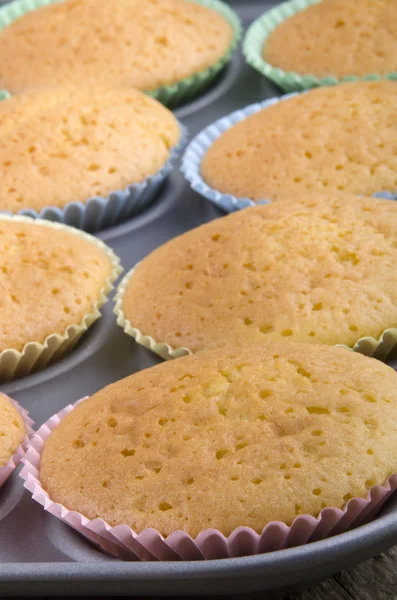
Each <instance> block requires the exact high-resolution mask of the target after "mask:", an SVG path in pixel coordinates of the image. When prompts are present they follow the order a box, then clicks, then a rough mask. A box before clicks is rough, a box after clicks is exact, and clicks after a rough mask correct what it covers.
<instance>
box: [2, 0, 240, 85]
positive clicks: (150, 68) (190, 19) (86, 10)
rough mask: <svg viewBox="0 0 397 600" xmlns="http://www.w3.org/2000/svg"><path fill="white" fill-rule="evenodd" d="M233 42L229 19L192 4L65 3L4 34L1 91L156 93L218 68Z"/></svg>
mask: <svg viewBox="0 0 397 600" xmlns="http://www.w3.org/2000/svg"><path fill="white" fill-rule="evenodd" d="M70 32H73V35H70ZM232 40H233V29H232V27H231V25H230V24H229V23H228V21H227V20H226V19H225V18H224V17H222V16H221V15H220V14H219V13H218V12H216V11H215V10H212V9H211V8H207V7H205V6H201V5H199V4H196V3H194V2H188V1H186V0H160V1H159V0H117V2H109V1H108V0H67V1H65V2H61V3H54V4H50V5H49V6H44V7H41V8H39V9H37V10H35V11H32V12H29V13H26V14H25V15H24V16H22V17H21V18H19V19H17V20H16V21H14V22H13V23H11V25H9V26H8V27H6V28H5V29H4V30H3V31H1V32H0V56H1V57H2V61H1V65H0V87H3V88H6V89H8V90H10V91H12V92H14V93H15V92H19V91H21V90H25V89H28V88H39V87H41V86H45V85H63V84H65V83H69V82H73V83H75V84H77V85H79V84H81V83H86V82H87V81H91V82H95V83H102V84H103V83H108V84H110V85H114V84H121V85H126V86H133V87H136V88H139V89H143V90H152V89H155V88H158V87H160V86H163V85H170V84H174V83H177V82H178V81H180V80H182V79H185V78H187V77H190V76H191V75H194V74H196V73H199V72H201V71H203V70H205V69H206V68H208V67H210V66H212V65H214V64H216V63H217V62H218V61H219V60H220V59H222V58H223V57H224V56H225V55H226V54H227V52H228V50H229V47H230V45H231V43H232ZM3 59H4V60H3Z"/></svg>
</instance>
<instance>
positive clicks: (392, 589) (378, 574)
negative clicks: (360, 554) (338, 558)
mask: <svg viewBox="0 0 397 600" xmlns="http://www.w3.org/2000/svg"><path fill="white" fill-rule="evenodd" d="M258 597H259V596H258ZM288 600H397V546H395V547H394V548H392V550H389V552H386V553H385V554H381V555H380V556H376V557H375V558H371V559H370V560H367V561H366V562H363V563H361V564H359V565H357V566H355V567H352V568H351V569H346V571H341V572H339V573H336V575H334V576H333V577H331V578H330V579H328V580H327V581H324V582H323V583H321V584H319V585H317V586H316V587H314V588H311V589H309V590H305V591H304V592H302V593H300V594H297V595H292V596H288Z"/></svg>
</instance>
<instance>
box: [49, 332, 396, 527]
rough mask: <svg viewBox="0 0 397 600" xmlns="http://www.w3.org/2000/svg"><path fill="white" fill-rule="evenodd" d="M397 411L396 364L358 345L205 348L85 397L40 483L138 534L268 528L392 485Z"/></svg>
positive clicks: (53, 442)
mask: <svg viewBox="0 0 397 600" xmlns="http://www.w3.org/2000/svg"><path fill="white" fill-rule="evenodd" d="M396 410H397V375H396V373H395V372H394V371H393V369H391V368H390V367H387V366H386V365H384V364H382V363H380V362H379V361H377V360H374V359H369V358H367V357H363V356H361V355H358V354H355V353H353V352H349V351H348V350H343V349H339V348H331V347H329V346H319V345H315V346H308V345H301V344H294V343H291V342H286V341H284V342H276V343H267V344H263V345H260V346H258V347H257V346H255V347H249V348H245V349H244V350H235V351H225V350H223V351H219V350H217V351H211V352H205V353H204V352H203V353H201V354H197V355H194V356H189V357H185V358H180V359H177V360H175V361H170V362H166V363H163V364H161V365H158V366H156V367H153V368H151V369H145V370H143V371H141V372H139V373H135V374H134V375H132V376H130V377H128V378H126V379H123V380H121V381H118V382H116V383H114V384H113V385H110V386H108V387H106V388H105V389H103V390H101V391H100V392H98V393H96V394H94V395H93V396H92V397H91V398H89V399H87V400H84V401H83V402H82V403H81V404H80V405H78V406H77V407H76V408H75V409H74V410H72V411H71V412H70V413H69V414H67V416H65V417H64V418H63V419H62V420H61V422H60V423H59V424H58V425H57V426H56V428H55V429H54V430H53V431H52V433H51V434H50V436H49V438H48V439H47V440H46V442H45V445H44V449H43V452H42V455H41V463H40V481H41V484H42V486H43V487H44V488H45V490H46V491H47V492H48V494H49V496H50V498H51V500H53V501H54V502H59V503H61V504H62V505H64V506H65V507H66V508H67V509H69V510H73V511H79V512H80V513H81V514H82V515H84V516H85V517H87V518H89V519H94V518H96V517H100V518H103V519H104V520H105V521H107V522H108V523H109V524H110V525H112V526H114V525H118V524H126V525H128V526H130V527H131V528H132V529H134V530H135V531H136V532H140V531H142V530H143V529H145V528H147V527H152V528H155V529H157V530H158V531H159V532H160V533H161V534H162V535H164V536H167V535H169V534H170V533H172V532H173V531H176V530H180V529H181V530H183V531H186V532H187V533H189V534H190V535H191V536H193V537H194V536H196V535H197V534H198V533H199V532H200V531H202V530H203V529H206V528H208V527H213V528H216V529H219V530H220V531H221V532H222V533H223V534H224V535H229V534H230V533H231V532H232V531H233V530H234V529H235V528H236V527H239V526H248V527H252V528H253V529H254V530H256V531H257V532H261V530H262V528H263V527H264V526H265V525H266V524H267V523H268V522H269V521H273V520H280V521H283V522H285V523H286V524H288V525H290V524H291V523H292V521H293V520H294V518H295V517H296V516H297V515H300V514H309V515H314V516H317V515H318V513H319V512H320V511H321V510H322V509H323V508H325V507H327V506H330V507H338V508H341V507H342V506H343V505H344V504H345V503H346V502H347V501H348V500H349V499H350V498H352V497H365V496H366V495H367V493H368V490H369V489H370V488H371V487H373V486H374V485H377V484H380V485H382V484H383V483H385V480H386V479H387V477H388V476H389V475H390V474H391V473H392V472H393V471H394V472H395V471H397V457H396V453H395V443H394V441H395V439H396V435H397V419H396Z"/></svg>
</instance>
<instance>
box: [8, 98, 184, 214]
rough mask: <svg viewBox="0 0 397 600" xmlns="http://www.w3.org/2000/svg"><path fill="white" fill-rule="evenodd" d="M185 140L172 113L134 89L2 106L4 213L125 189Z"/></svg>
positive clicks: (25, 100) (160, 164)
mask: <svg viewBox="0 0 397 600" xmlns="http://www.w3.org/2000/svg"><path fill="white" fill-rule="evenodd" d="M179 137H180V130H179V125H178V122H177V120H176V119H175V117H174V116H173V114H172V113H171V112H170V111H169V110H167V109H166V108H165V107H164V106H162V105H161V104H160V103H158V102H157V101H156V100H153V99H152V98H150V97H148V96H146V95H144V94H142V93H141V92H139V91H137V90H133V89H120V88H115V89H109V88H103V89H100V90H99V89H98V88H91V87H83V88H82V89H77V88H70V87H66V88H56V89H43V90H40V91H34V92H27V93H24V94H21V95H19V96H14V97H12V98H9V99H8V100H4V101H3V102H0V210H8V211H11V212H18V211H19V210H21V209H22V208H31V209H35V210H36V211H40V210H41V209H42V208H44V207H47V206H58V207H61V208H62V207H64V206H65V205H66V204H67V203H68V202H73V201H76V200H79V201H82V202H85V201H86V200H88V199H89V198H90V197H92V196H104V197H106V196H107V195H108V194H109V193H111V192H113V191H117V190H124V189H125V188H126V187H127V186H128V185H129V184H134V183H139V182H141V181H143V180H144V179H145V178H146V177H148V176H149V175H152V174H154V173H156V172H157V171H158V170H159V169H161V168H162V167H163V166H164V164H165V163H166V162H167V160H168V158H169V156H170V149H171V148H172V147H173V146H175V145H176V144H177V143H178V141H179Z"/></svg>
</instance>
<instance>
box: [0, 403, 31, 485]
mask: <svg viewBox="0 0 397 600" xmlns="http://www.w3.org/2000/svg"><path fill="white" fill-rule="evenodd" d="M32 424H33V421H32V420H31V419H29V416H28V413H27V412H26V411H25V410H23V409H22V408H21V407H20V406H19V405H18V404H17V403H16V402H15V401H14V400H11V398H8V396H6V395H5V394H2V393H1V392H0V487H1V486H2V485H3V483H4V482H5V481H6V480H7V479H8V477H9V476H10V475H11V473H12V472H13V470H14V469H15V468H16V467H17V466H18V465H19V463H20V461H21V458H22V457H23V456H24V454H25V448H26V445H27V443H28V442H29V439H30V437H31V436H32V434H33V430H32V427H31V426H32Z"/></svg>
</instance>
